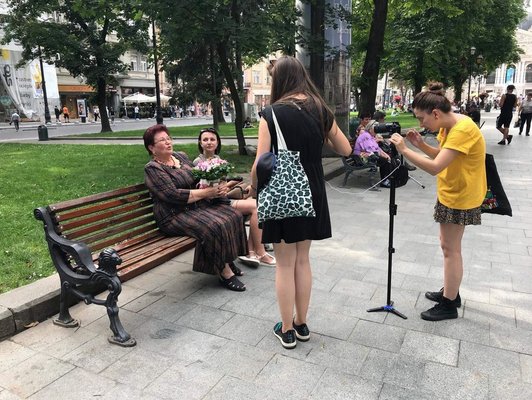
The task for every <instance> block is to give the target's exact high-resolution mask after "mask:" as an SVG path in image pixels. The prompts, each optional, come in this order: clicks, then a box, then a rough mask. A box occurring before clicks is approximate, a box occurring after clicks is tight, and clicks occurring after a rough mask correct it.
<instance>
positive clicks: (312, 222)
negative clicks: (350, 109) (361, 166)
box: [262, 104, 333, 243]
mask: <svg viewBox="0 0 532 400" xmlns="http://www.w3.org/2000/svg"><path fill="white" fill-rule="evenodd" d="M273 107H274V110H275V115H276V117H277V121H278V122H279V126H280V127H281V130H282V132H283V136H284V139H285V142H286V146H287V147H288V149H289V150H296V151H299V153H300V157H301V164H302V165H303V168H304V170H305V173H306V174H307V177H308V180H309V183H310V190H311V192H312V203H313V205H314V210H315V211H316V217H295V218H286V219H283V220H276V221H265V222H264V223H263V224H262V243H280V242H281V240H284V241H285V242H286V243H295V242H301V241H303V240H321V239H327V238H329V237H331V220H330V217H329V206H328V204H327V193H326V192H325V180H324V177H323V166H322V163H321V154H322V148H323V144H324V137H323V129H322V128H321V126H322V125H321V122H320V117H319V113H318V111H317V110H315V111H313V110H306V109H303V108H301V107H299V106H297V105H296V104H276V105H274V106H273ZM323 115H324V118H326V115H327V114H326V113H325V110H323ZM262 116H263V118H265V120H266V122H267V123H268V129H269V131H270V136H271V141H272V148H273V149H274V151H275V152H277V135H276V133H275V125H274V123H273V119H272V113H271V107H267V108H266V109H264V111H263V114H262ZM332 123H333V121H328V120H326V121H325V126H326V127H327V128H326V129H327V131H329V130H330V127H331V126H332Z"/></svg>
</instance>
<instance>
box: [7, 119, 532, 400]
mask: <svg viewBox="0 0 532 400" xmlns="http://www.w3.org/2000/svg"><path fill="white" fill-rule="evenodd" d="M488 116H489V118H490V119H489V120H488V124H487V125H488V128H487V129H485V131H484V132H485V135H486V140H487V143H488V152H490V153H493V154H494V155H495V159H496V162H497V166H498V169H499V173H500V174H501V177H502V179H503V183H504V185H505V189H506V191H507V194H508V196H509V198H510V201H511V202H512V207H513V209H514V217H513V218H508V217H501V216H497V215H483V224H482V225H481V226H479V227H474V228H471V229H470V228H467V229H466V233H465V236H464V242H463V254H464V265H465V271H464V280H463V284H462V286H461V296H462V302H463V305H462V307H461V308H460V309H459V318H458V319H456V320H450V321H442V322H437V323H435V322H428V321H423V320H421V319H420V318H419V313H420V312H421V311H423V310H425V309H427V308H428V307H431V305H432V304H433V303H432V302H430V301H428V300H427V299H426V298H425V297H424V292H425V291H427V290H437V289H439V288H440V287H441V286H442V283H441V282H442V255H441V251H440V249H439V241H438V236H439V231H438V226H437V224H435V223H434V222H433V220H432V210H433V204H434V200H435V182H434V178H433V177H430V176H429V175H428V174H425V173H423V172H421V171H414V172H413V173H412V176H414V177H415V178H416V179H419V180H420V181H422V183H423V184H424V185H425V186H426V189H421V188H420V187H418V186H417V185H415V184H413V183H408V184H407V185H406V186H404V187H403V188H400V189H399V190H398V191H397V198H396V203H397V205H398V214H397V216H396V219H395V231H394V232H395V235H394V247H395V253H394V256H393V275H392V291H391V300H393V301H394V302H395V306H396V307H397V309H398V310H399V311H401V312H402V313H404V314H405V315H406V316H407V317H408V319H406V320H404V319H401V318H398V317H397V316H395V315H392V314H388V313H367V311H366V310H367V309H368V308H372V307H379V306H382V305H384V304H385V303H386V298H387V288H386V281H387V267H388V252H387V235H388V192H387V191H386V190H380V191H376V192H366V193H364V194H362V191H363V190H364V189H365V188H366V186H365V185H366V183H367V182H366V181H367V179H366V177H364V176H362V177H361V179H358V178H356V177H354V176H353V177H350V179H349V181H348V184H347V186H346V187H345V188H340V187H339V186H340V183H341V181H342V179H343V177H342V176H337V177H334V176H332V175H334V174H332V175H331V176H329V178H330V179H329V181H328V183H329V184H330V186H329V185H328V186H327V187H328V196H329V206H330V209H331V219H332V222H333V238H332V239H331V240H327V241H321V242H315V243H313V246H312V250H311V261H312V264H313V273H314V286H313V292H312V298H311V304H310V310H309V320H308V322H309V326H310V329H311V331H312V338H311V340H310V341H309V342H305V343H298V346H297V347H296V348H295V349H294V350H285V349H283V348H282V347H281V346H280V344H279V341H278V339H277V338H276V337H275V336H274V335H273V334H272V328H273V325H274V323H275V322H276V321H278V320H279V311H278V307H277V302H276V296H275V290H274V288H275V284H274V279H275V278H274V268H272V267H259V268H258V269H251V268H248V267H246V266H243V265H242V266H241V267H242V269H243V270H244V273H245V276H244V277H243V278H242V279H243V281H244V282H245V283H246V285H247V287H248V290H247V291H246V292H244V293H235V292H230V291H228V290H225V289H223V288H221V287H220V286H219V284H218V283H217V281H216V278H214V277H211V276H207V275H202V274H197V273H193V272H192V271H191V264H192V259H193V252H192V251H189V252H186V253H184V254H182V255H180V256H178V257H176V258H174V259H173V260H171V261H169V262H167V263H165V264H163V265H161V266H160V267H158V268H155V269H153V270H151V271H149V272H147V273H145V274H143V275H141V276H139V277H137V278H135V279H132V280H131V281H128V282H126V283H125V284H124V285H123V292H122V293H121V295H120V297H119V305H120V318H121V320H122V323H123V325H124V327H125V328H126V330H127V331H128V332H129V333H131V334H132V336H133V337H134V338H135V339H136V340H137V346H135V347H132V348H120V347H117V346H113V345H111V344H109V343H108V342H107V337H108V336H109V335H110V330H109V320H108V317H107V315H106V312H105V309H104V308H103V307H99V306H96V305H89V306H87V305H85V304H83V303H80V304H77V305H75V306H73V307H71V313H72V315H73V316H74V317H75V318H79V319H80V320H81V326H80V327H79V328H77V329H64V328H60V327H57V326H55V325H53V324H52V320H51V319H48V320H45V321H42V322H40V323H39V324H38V325H36V326H34V327H33V328H31V329H27V330H25V331H23V332H21V333H18V334H16V335H14V336H11V337H9V338H8V339H6V340H4V341H2V342H0V400H2V399H20V398H35V399H56V398H61V397H62V395H63V394H64V393H69V397H76V398H80V399H89V398H96V397H97V398H99V399H109V400H110V399H123V398H127V399H148V400H155V399H176V398H179V399H201V400H215V399H224V400H227V399H257V400H258V399H260V400H264V399H266V400H273V399H275V400H277V399H279V398H283V399H298V400H300V399H320V400H321V399H380V400H383V399H408V400H410V399H434V398H442V399H443V398H444V399H460V400H462V399H475V400H476V399H490V400H492V399H527V400H528V399H530V398H532V333H531V332H532V311H530V310H531V309H532V307H531V306H532V283H530V282H532V235H531V229H530V227H531V226H532V159H530V158H523V157H518V156H519V155H522V154H523V152H527V154H529V153H531V152H532V140H530V138H528V139H527V138H525V137H519V136H515V137H514V141H513V142H512V145H511V146H498V145H497V144H496V142H497V141H498V140H499V136H498V134H497V133H496V132H495V131H494V129H493V128H492V126H493V125H494V117H495V114H493V115H491V116H490V115H489V114H488ZM490 126H491V127H490ZM517 158H519V160H520V162H519V164H516V163H515V160H516V159H517ZM335 162H338V160H336V161H333V160H330V164H329V167H328V168H331V169H334V168H336V170H337V166H336V167H334V163H335ZM337 172H338V171H336V173H337ZM340 172H341V171H340ZM49 280H50V285H49V290H51V291H54V290H56V291H57V289H58V285H57V277H51V278H49ZM54 280H55V282H54ZM45 283H46V282H44V283H41V285H44V284H45ZM43 287H44V286H43ZM31 291H32V290H31V289H28V288H25V289H21V290H20V291H18V293H17V294H16V295H13V293H10V294H8V295H0V300H1V299H2V298H3V299H4V302H2V301H0V316H5V317H6V318H5V321H10V322H8V328H7V329H8V330H9V329H11V328H9V324H12V325H14V324H15V319H14V317H13V315H14V313H13V310H15V309H16V307H18V306H20V305H24V304H27V303H28V301H29V300H28V299H29V298H30V297H25V296H28V292H31ZM22 292H24V293H25V294H24V295H21V294H20V293H22ZM8 297H9V298H10V304H5V299H6V298H8ZM2 307H3V308H2ZM32 319H33V318H28V320H32ZM5 321H4V318H0V334H1V333H2V332H5V330H2V329H5V328H4V326H5V325H3V324H4V323H5ZM21 321H22V319H21ZM19 325H20V323H19ZM80 383H82V384H80Z"/></svg>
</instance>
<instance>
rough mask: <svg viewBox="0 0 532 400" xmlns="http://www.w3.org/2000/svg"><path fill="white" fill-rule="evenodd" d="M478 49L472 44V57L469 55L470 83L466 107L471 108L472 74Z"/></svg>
mask: <svg viewBox="0 0 532 400" xmlns="http://www.w3.org/2000/svg"><path fill="white" fill-rule="evenodd" d="M476 51H477V49H476V47H473V46H471V49H470V54H471V55H470V57H469V71H468V72H469V84H468V86H467V104H466V109H467V108H469V101H470V99H471V74H472V73H473V56H474V55H475V52H476Z"/></svg>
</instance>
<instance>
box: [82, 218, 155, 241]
mask: <svg viewBox="0 0 532 400" xmlns="http://www.w3.org/2000/svg"><path fill="white" fill-rule="evenodd" d="M154 223H155V222H154V221H153V216H152V215H147V216H143V217H142V218H139V219H137V220H135V221H129V222H126V223H124V224H121V225H116V224H115V225H112V226H111V227H109V228H106V229H102V230H101V231H98V232H96V233H91V234H90V235H89V236H81V237H79V238H78V240H81V241H82V242H84V243H86V244H88V245H89V246H92V243H96V242H98V241H101V240H102V239H107V238H109V239H111V238H115V237H116V239H114V241H115V243H120V242H121V241H122V240H123V239H120V237H122V236H124V235H125V237H126V238H129V237H130V235H129V232H130V231H132V230H133V229H136V228H139V227H143V226H144V225H147V224H150V225H153V224H154Z"/></svg>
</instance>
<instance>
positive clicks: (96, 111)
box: [92, 106, 100, 122]
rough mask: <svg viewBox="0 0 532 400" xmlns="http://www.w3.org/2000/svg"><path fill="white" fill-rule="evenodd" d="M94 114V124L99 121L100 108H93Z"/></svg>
mask: <svg viewBox="0 0 532 400" xmlns="http://www.w3.org/2000/svg"><path fill="white" fill-rule="evenodd" d="M92 113H93V114H94V122H97V121H98V117H99V116H100V107H98V106H94V107H93V108H92Z"/></svg>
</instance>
